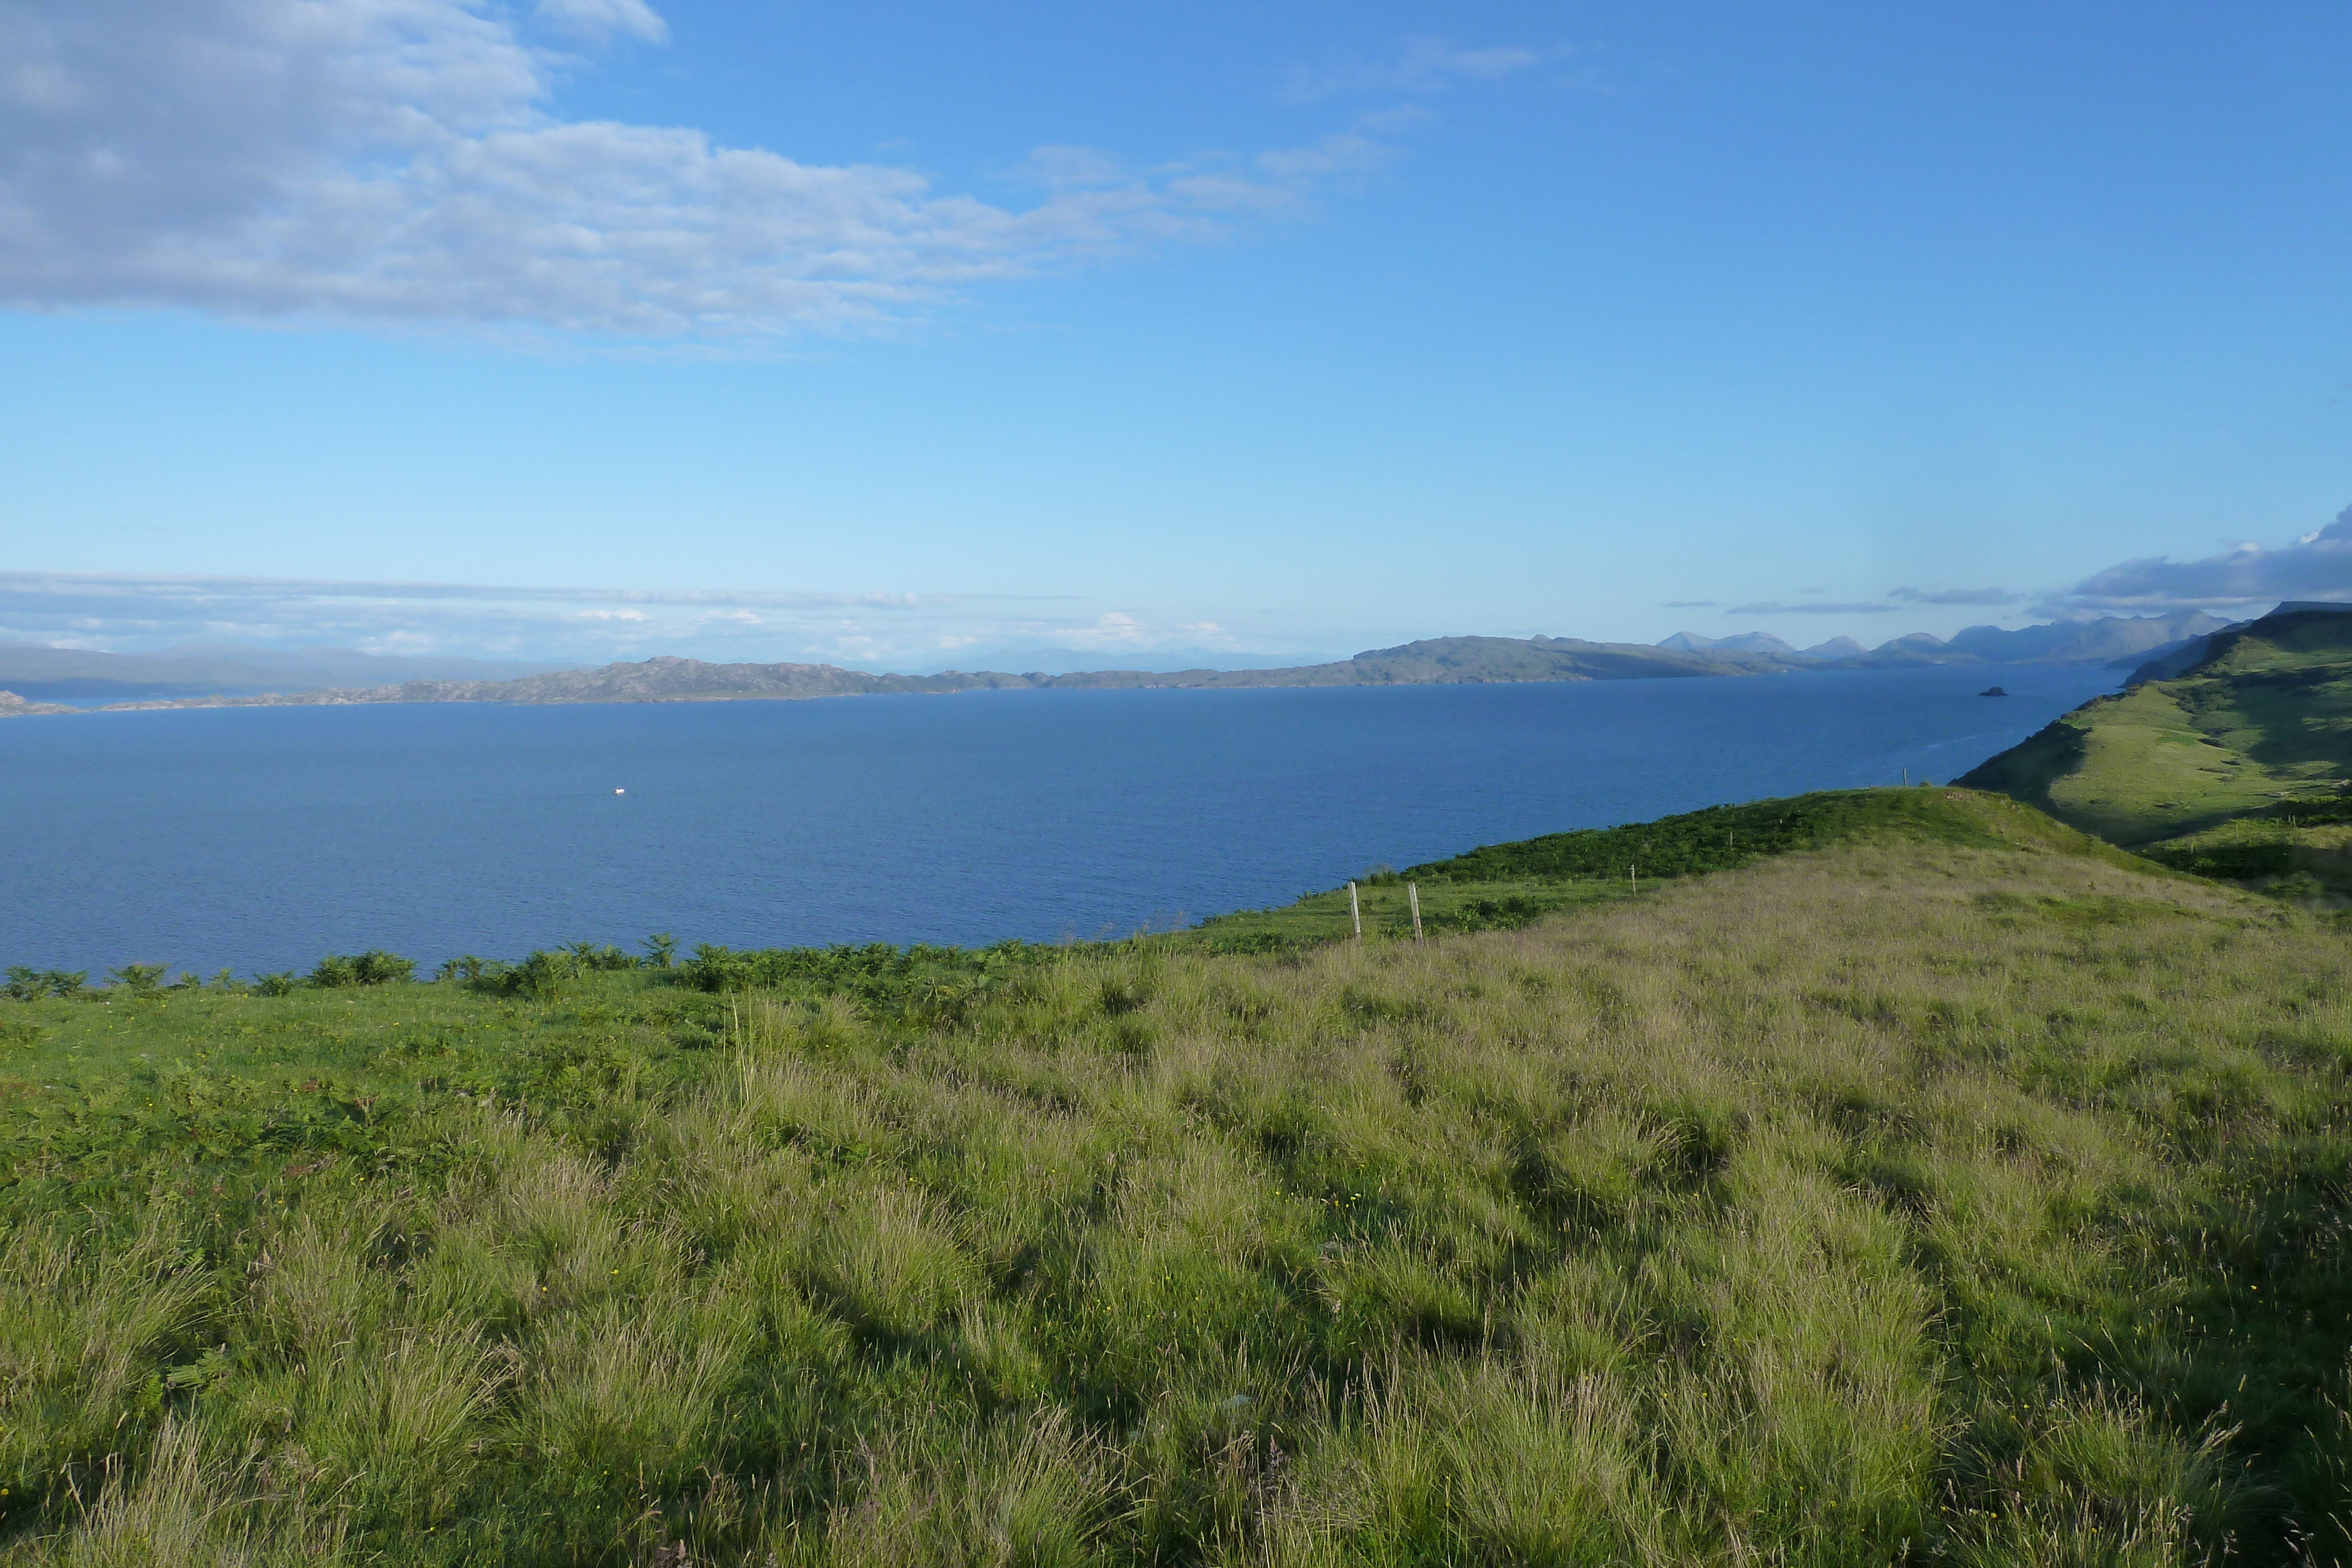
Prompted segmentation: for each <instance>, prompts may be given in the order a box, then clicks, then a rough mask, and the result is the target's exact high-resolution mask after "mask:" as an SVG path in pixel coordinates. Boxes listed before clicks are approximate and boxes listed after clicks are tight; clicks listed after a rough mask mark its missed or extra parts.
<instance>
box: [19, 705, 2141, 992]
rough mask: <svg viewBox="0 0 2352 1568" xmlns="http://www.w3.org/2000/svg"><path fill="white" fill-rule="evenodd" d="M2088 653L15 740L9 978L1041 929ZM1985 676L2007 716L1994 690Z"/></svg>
mask: <svg viewBox="0 0 2352 1568" xmlns="http://www.w3.org/2000/svg"><path fill="white" fill-rule="evenodd" d="M2121 678H2122V674H2121V672H2119V671H2115V670H2109V669H2102V668H2085V667H2083V666H2080V665H2010V666H2003V667H2000V668H1999V669H1991V670H1989V669H1987V668H1985V667H1983V666H1977V667H1975V668H1973V669H1971V668H1968V667H1959V668H1952V667H1925V668H1916V669H1899V670H1854V671H1830V672H1818V673H1807V674H1786V675H1757V676H1739V677H1725V678H1716V679H1661V680H1637V681H1593V682H1564V683H1528V684H1522V685H1431V686H1389V687H1341V688H1332V689H1325V690H1312V689H1307V690H1291V689H1270V690H1254V691H1019V692H966V693H959V694H955V695H908V696H857V697H840V698H828V699H821V700H816V701H808V702H711V703H642V704H594V705H577V706H572V705H566V706H496V705H489V704H479V705H477V704H458V703H449V704H423V703H420V704H399V705H383V706H350V707H276V708H269V707H257V708H208V709H178V710H166V711H150V712H139V713H116V714H109V713H89V714H78V715H65V716H53V717H30V718H15V719H7V720H0V964H26V965H30V966H32V967H37V968H66V969H85V970H88V971H89V972H90V973H91V974H92V977H94V978H95V977H98V976H99V975H100V974H101V973H102V971H104V970H105V969H106V968H108V967H116V966H120V965H121V964H124V963H126V962H140V963H157V964H166V965H170V966H172V967H173V969H174V970H175V971H177V970H180V969H192V970H195V971H197V972H199V973H203V974H207V975H209V974H211V973H213V972H215V971H216V970H218V969H221V968H229V969H234V970H236V971H238V972H239V973H241V974H251V973H256V972H266V971H271V970H282V969H304V968H308V967H310V965H311V964H313V963H315V962H316V961H317V960H318V958H319V957H320V956H322V955H324V954H327V953H354V952H359V951H362V950H364V949H367V948H372V947H381V948H386V949H389V950H391V951H393V952H395V953H399V954H402V955H404V956H408V957H411V958H414V959H416V960H418V961H419V962H420V964H421V965H423V966H425V967H431V966H432V965H435V964H436V963H438V962H439V961H441V960H443V959H445V958H449V957H455V956H460V955H465V954H472V955H476V956H482V957H491V958H509V959H511V958H515V957H520V956H522V955H523V954H524V953H526V952H528V951H530V949H532V948H536V947H545V946H554V945H557V944H560V943H565V942H571V941H576V940H586V941H593V942H598V943H606V942H609V943H615V944H618V945H620V946H625V947H634V946H637V945H638V944H640V943H641V942H642V941H643V939H644V937H645V936H646V935H647V934H648V933H651V932H667V933H669V934H672V935H674V936H676V937H677V939H678V941H679V943H680V944H681V945H682V946H687V947H691V946H693V945H694V944H696V943H699V942H715V943H720V944H723V945H726V946H796V945H803V944H811V945H822V944H829V943H864V942H890V943H900V944H904V943H911V942H933V943H951V944H959V945H973V944H985V943H991V942H996V941H1000V940H1003V939H1005V938H1008V937H1019V938H1023V939H1024V940H1028V941H1037V942H1052V941H1058V940H1067V939H1071V938H1098V937H1104V936H1125V935H1128V934H1130V933H1133V932H1137V931H1145V930H1166V929H1170V928H1171V927H1174V926H1179V925H1184V924H1186V923H1188V922H1190V921H1192V920H1197V919H1199V918H1201V917H1202V916H1206V915H1214V914H1218V913H1222V912H1224V911H1228V910H1234V909H1240V908H1255V907H1262V906H1265V905H1269V904H1283V903H1286V902H1288V901H1289V900H1291V899H1293V898H1295V897H1297V896H1298V895H1299V894H1302V893H1305V892H1307V891H1310V890H1315V889H1321V888H1328V887H1332V886H1336V885H1338V884H1339V883H1342V882H1344V881H1346V880H1347V879H1348V878H1349V877H1351V876H1355V875H1358V874H1360V873H1363V872H1365V871H1367V870H1370V869H1372V868H1374V867H1377V866H1381V865H1388V866H1395V867H1404V866H1409V865H1412V864H1414V863H1416V862H1423V861H1429V860H1433V859H1437V858H1440V857H1443V856H1446V855H1451V854H1456V853H1459V852H1462V851H1464V850H1467V849H1471V848H1474V847H1475V846H1477V845H1479V844H1488V843H1496V842H1502V841H1508V840H1512V839H1522V838H1528V837H1531V836H1533V835H1535V834H1538V833H1548V832H1557V831H1561V830H1563V829H1570V828H1585V827H1600V826H1606V825H1610V824H1613V823H1618V822H1625V821H1641V820H1643V819H1647V818H1651V817H1656V816H1661V815H1664V814H1666V813H1669V812H1674V811H1685V810H1694V809H1696V808H1698V807H1701V806H1706V805H1711V804H1715V803H1717V802H1726V801H1742V800H1759V799H1764V798H1767V797H1770V796H1776V795H1789V794H1794V793H1797V792H1799V791H1801V790H1807V789H1837V788H1849V787H1855V786H1864V785H1882V784H1896V783H1900V782H1902V781H1904V780H1905V779H1909V780H1910V781H1911V782H1914V783H1917V782H1920V781H1922V780H1936V781H1944V780H1948V779H1952V778H1953V777H1955V776H1957V775H1958V774H1960V773H1963V772H1965V771H1966V770H1967V769H1969V768H1971V767H1973V766H1975V765H1976V764H1977V763H1978V762H1980V761H1982V760H1983V759H1984V758H1987V757H1990V756H1991V755H1992V754H1993V753H1995V752H1997V751H2000V750H2001V749H2002V748H2003V747H2008V746H2010V745H2011V744H2012V743H2014V742H2016V741H2018V740H2021V739H2022V738H2023V737H2026V736H2028V735H2030V734H2032V732H2033V731H2034V730H2036V729H2038V728H2040V727H2042V725H2044V724H2046V723H2047V722H2049V721H2050V720H2051V719H2052V718H2054V717H2055V716H2058V715H2059V714H2061V713H2063V712H2065V711H2066V710H2067V709H2069V708H2072V707H2074V706H2076V705H2077V704H2079V703H2081V702H2083V701H2084V699H2086V698H2088V697H2090V696H2093V695H2096V694H2098V693H2100V692H2103V691H2109V690H2113V689H2115V688H2116V686H2117V685H2118V684H2119V682H2120V681H2121ZM1993 681H1998V682H1999V683H2000V685H2002V686H2003V687H2005V688H2006V689H2007V691H2008V693H2009V694H2010V695H2007V696H2005V697H1989V696H1982V695H1979V693H1980V692H1981V691H1982V690H1983V689H1984V688H1985V686H1986V685H1989V684H1990V683H1991V682H1993Z"/></svg>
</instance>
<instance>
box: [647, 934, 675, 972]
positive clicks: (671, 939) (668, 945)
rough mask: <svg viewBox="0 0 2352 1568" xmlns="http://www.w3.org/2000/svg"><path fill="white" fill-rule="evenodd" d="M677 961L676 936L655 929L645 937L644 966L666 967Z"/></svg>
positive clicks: (652, 967) (651, 967)
mask: <svg viewBox="0 0 2352 1568" xmlns="http://www.w3.org/2000/svg"><path fill="white" fill-rule="evenodd" d="M676 963H677V937H675V936H671V935H670V934H669V933H668V932H667V931H656V932H655V933H654V934H653V935H652V936H648V937H646V967H647V968H648V969H667V968H668V967H671V966H672V965H674V964H676Z"/></svg>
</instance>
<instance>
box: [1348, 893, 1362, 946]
mask: <svg viewBox="0 0 2352 1568" xmlns="http://www.w3.org/2000/svg"><path fill="white" fill-rule="evenodd" d="M1348 918H1349V920H1351V921H1353V922H1354V923H1355V926H1356V946H1359V947H1360V946H1363V945H1364V906H1363V904H1361V903H1360V901H1359V900H1358V899H1357V897H1356V884H1355V883H1352V882H1351V883H1349V884H1348Z"/></svg>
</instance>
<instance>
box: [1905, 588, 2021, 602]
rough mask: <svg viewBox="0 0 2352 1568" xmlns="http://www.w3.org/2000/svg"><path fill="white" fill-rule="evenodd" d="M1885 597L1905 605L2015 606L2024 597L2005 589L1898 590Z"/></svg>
mask: <svg viewBox="0 0 2352 1568" xmlns="http://www.w3.org/2000/svg"><path fill="white" fill-rule="evenodd" d="M1886 597H1888V598H1889V599H1899V600H1901V601H1903V602H1904V603H1906V604H2015V603H2017V602H2018V601H2021V600H2022V599H2023V598H2024V597H2025V596H2024V595H2023V594H2021V593H2011V591H2009V590H2007V589H2005V588H1937V589H1917V588H1898V589H1895V591H1893V592H1891V593H1889V594H1888V595H1887V596H1886Z"/></svg>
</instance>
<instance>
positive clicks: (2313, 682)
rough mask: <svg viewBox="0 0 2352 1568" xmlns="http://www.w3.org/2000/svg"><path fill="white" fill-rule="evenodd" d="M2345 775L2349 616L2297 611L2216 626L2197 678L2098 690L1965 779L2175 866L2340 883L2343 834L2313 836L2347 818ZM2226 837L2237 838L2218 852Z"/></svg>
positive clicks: (2350, 721) (2351, 725)
mask: <svg viewBox="0 0 2352 1568" xmlns="http://www.w3.org/2000/svg"><path fill="white" fill-rule="evenodd" d="M2347 775H2352V613H2346V612H2339V611H2330V610H2290V611H2284V612H2280V613H2277V614H2273V615H2269V616H2266V617H2264V618H2263V619H2262V620H2260V621H2257V622H2252V623H2251V624H2250V625H2247V626H2244V627H2242V628H2239V629H2236V630H2234V631H2229V632H2220V633H2217V634H2216V635H2215V636H2214V637H2213V638H2212V639H2211V641H2210V643H2209V644H2208V646H2207V648H2206V651H2205V654H2204V657H2203V658H2202V659H2200V661H2199V662H2198V663H2197V664H2195V665H2193V666H2192V667H2191V668H2190V669H2189V670H2188V671H2187V672H2185V673H2183V674H2179V675H2178V676H2175V677H2173V678H2171V679H2167V680H2152V681H2145V682H2142V683H2140V684H2138V685H2134V686H2132V687H2131V688H2130V689H2128V690H2127V691H2125V692H2123V693H2121V694H2120V695H2115V696H2108V697H2098V698H2095V699H2093V700H2092V701H2090V702H2088V703H2085V704H2084V705H2083V706H2081V707H2079V708H2077V709H2075V710H2074V712H2073V713H2070V714H2068V715H2066V716H2063V718H2060V719H2058V720H2057V721H2056V722H2055V723H2053V724H2052V725H2050V726H2048V727H2046V728H2044V729H2042V731H2041V732H2040V733H2038V734H2036V735H2034V736H2032V737H2030V738H2028V739H2027V740H2025V741H2023V742H2022V743H2021V744H2020V745H2018V746H2015V747H2011V748H2010V749H2009V750H2007V751H2005V752H2003V753H2001V754H2000V756H1998V757H1996V758H1992V759H1991V760H1990V761H1988V762H1986V763H1985V764H1983V765H1982V766H1981V767H1979V768H1976V769H1975V770H1973V771H1972V772H1970V773H1969V774H1968V775H1966V776H1965V777H1964V778H1963V779H1961V780H1960V782H1961V783H1962V784H1964V785H1967V786H1969V787H1971V788H1975V789H1990V790H1997V791H1999V792H2000V793H2002V794H2005V795H2009V796H2011V797H2012V798H2014V799H2016V800H2022V801H2026V802H2028V803H2029V804H2032V805H2034V806H2037V807H2039V808H2041V809H2042V810H2046V811H2048V812H2050V813H2051V814H2052V815H2053V816H2055V817H2057V818H2058V819H2059V820H2061V821H2065V822H2068V823H2071V824H2073V825H2074V826H2075V827H2078V828H2081V829H2083V830H2084V831H2086V832H2091V833H2095V834H2097V835H2098V836H2099V837H2101V838H2103V839H2105V840H2108V841H2111V842H2114V843H2118V844H2124V845H2127V846H2130V847H2132V848H2134V849H2137V850H2139V851H2141V852H2145V853H2147V854H2150V855H2152V856H2154V857H2156V858H2158V859H2161V860H2165V861H2167V862H2168V863H2178V864H2182V865H2184V866H2192V867H2193V868H2195V869H2200V870H2210V869H2216V868H2221V867H2223V866H2225V865H2227V866H2234V867H2237V868H2239V869H2240V871H2241V872H2242V873H2244V874H2250V875H2260V876H2266V877H2280V876H2293V875H2307V876H2317V877H2318V878H2319V880H2321V881H2323V882H2330V883H2334V882H2336V880H2337V879H2336V876H2335V873H2333V871H2331V870H2330V868H2331V867H2332V866H2333V865H2334V863H2335V862H2336V860H2337V859H2339V858H2340V856H2338V855H2337V854H2336V849H2337V846H2336V844H2335V842H2334V841H2333V839H2331V838H2329V837H2327V836H2326V835H2321V836H2320V837H2318V838H2310V839H2306V838H2305V837H2304V836H2303V835H2304V834H2305V832H2306V831H2308V830H2309V829H2310V828H2311V826H2312V825H2313V824H2314V823H2315V821H2317V820H2321V819H2326V818H2328V817H2331V816H2337V815H2340V814H2341V807H2340V805H2339V804H2338V802H2339V801H2340V800H2341V791H2342V789H2344V786H2345V780H2346V779H2347ZM2216 834H2219V837H2218V838H2217V837H2215V836H2214V835H2216ZM2256 842H2259V843H2260V844H2263V845H2264V846H2267V848H2266V849H2264V851H2263V852H2262V853H2260V854H2257V855H2254V856H2253V857H2252V859H2251V860H2250V859H2249V858H2248V857H2247V855H2246V854H2245V853H2244V852H2243V847H2244V846H2245V845H2247V844H2251V843H2256ZM2223 846H2236V847H2235V848H2233V849H2231V851H2230V853H2229V854H2227V855H2222V856H2221V858H2219V859H2217V858H2216V855H2215V852H2217V851H2219V850H2221V848H2222V847H2223ZM2232 856H2234V858H2231V857H2232ZM2256 862H2259V863H2260V864H2261V865H2262V866H2263V870H2261V871H2259V872H2248V871H2246V870H2245V868H2247V867H2250V866H2252V865H2253V864H2255V863H2256ZM2225 874H2226V873H2225Z"/></svg>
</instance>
